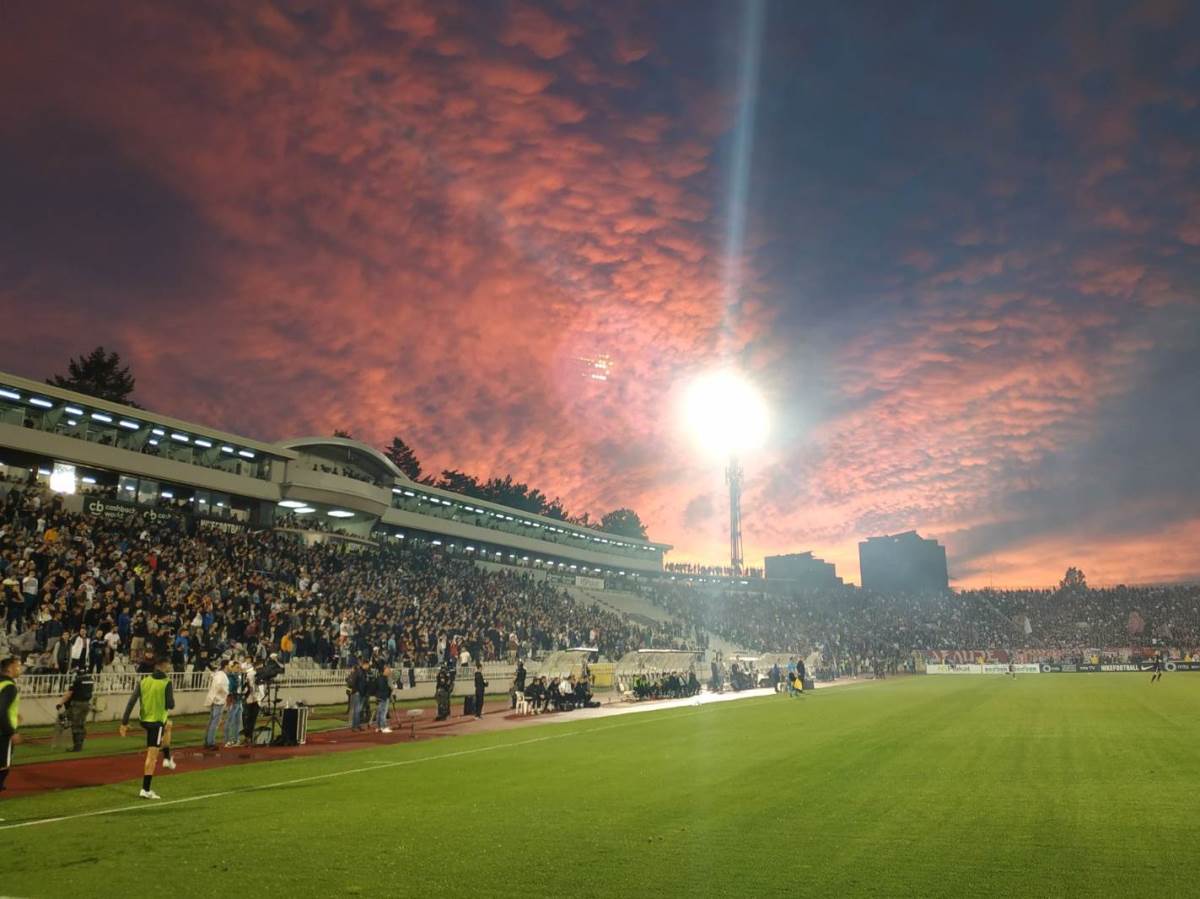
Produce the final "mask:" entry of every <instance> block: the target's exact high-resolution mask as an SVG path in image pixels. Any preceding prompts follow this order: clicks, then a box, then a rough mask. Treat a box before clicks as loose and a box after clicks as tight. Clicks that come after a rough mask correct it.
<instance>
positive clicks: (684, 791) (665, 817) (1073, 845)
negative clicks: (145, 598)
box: [0, 674, 1200, 897]
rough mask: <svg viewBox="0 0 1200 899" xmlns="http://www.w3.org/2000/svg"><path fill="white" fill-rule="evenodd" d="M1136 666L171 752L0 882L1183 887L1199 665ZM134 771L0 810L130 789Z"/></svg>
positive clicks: (177, 890) (1190, 830) (579, 893)
mask: <svg viewBox="0 0 1200 899" xmlns="http://www.w3.org/2000/svg"><path fill="white" fill-rule="evenodd" d="M1148 681H1149V677H1148V676H1141V675H1132V674H1130V675H1125V674H1111V675H1046V676H1030V677H1024V678H1018V679H1017V680H1016V681H1013V680H1010V679H1007V678H1002V677H947V678H933V677H928V678H913V679H908V680H896V681H890V682H886V683H882V684H865V685H860V686H848V687H838V688H836V689H831V690H824V691H819V692H818V693H817V694H815V695H809V696H806V697H804V698H803V699H787V698H784V697H770V698H765V699H755V700H746V701H740V702H733V703H724V704H716V705H710V706H704V707H699V708H694V707H688V708H684V709H679V710H673V711H666V712H650V713H644V714H638V715H630V716H623V717H616V718H608V719H601V720H596V721H591V722H583V721H569V720H568V721H566V722H564V723H558V724H550V725H546V726H534V727H527V728H520V729H516V730H511V731H506V732H501V733H494V734H481V735H478V736H470V737H461V738H456V739H453V740H431V741H429V742H425V743H418V744H415V745H414V744H407V745H400V746H393V747H386V748H380V749H372V750H364V751H362V752H347V753H339V754H336V755H330V756H324V757H314V758H301V759H294V760H289V761H283V762H272V763H269V764H265V765H246V766H240V767H237V768H231V769H222V770H212V771H205V772H197V773H193V774H190V775H189V774H187V773H186V770H185V772H184V773H182V774H176V775H169V776H164V777H158V778H156V779H155V788H156V789H157V790H158V791H159V792H160V793H162V794H163V795H164V797H165V799H167V800H177V799H184V798H187V797H192V796H203V795H206V794H210V793H216V792H222V795H220V796H215V797H212V798H206V799H199V800H197V801H194V802H184V803H181V804H175V805H162V804H159V805H154V804H150V803H144V806H145V807H144V808H142V807H137V808H135V809H134V810H132V811H125V812H121V813H118V814H112V815H103V816H96V817H87V818H82V819H75V820H66V821H60V822H55V823H48V824H44V825H39V826H35V827H28V828H14V829H3V830H0V844H2V845H3V846H4V850H5V851H4V871H3V875H2V877H3V891H4V892H5V893H7V894H10V895H18V896H59V895H68V894H74V895H88V896H91V895H96V896H107V895H121V894H126V895H135V894H137V893H139V892H141V891H144V890H145V888H146V884H147V883H148V882H153V883H155V884H157V885H158V887H159V888H161V889H163V890H165V891H167V892H169V893H171V894H174V895H181V896H209V895H212V893H213V891H214V890H216V889H218V888H219V885H220V884H221V883H243V884H244V883H250V882H255V883H259V884H260V885H263V886H265V885H267V884H268V883H269V884H272V887H271V889H272V892H275V891H279V892H286V893H288V894H290V895H317V894H326V895H330V894H352V895H353V894H358V895H436V894H438V893H440V892H442V891H454V892H459V891H462V890H467V891H468V892H470V894H471V895H472V896H523V897H528V896H531V895H535V896H563V895H571V896H573V897H587V896H631V895H632V896H646V895H655V896H710V895H711V896H726V895H734V894H746V893H750V892H755V893H757V892H762V891H764V890H772V891H777V892H785V891H786V892H788V893H797V892H804V893H818V894H823V895H834V896H846V895H888V896H891V895H934V894H948V893H955V894H964V893H965V894H968V895H970V894H974V895H986V896H993V895H1012V896H1026V897H1032V896H1051V895H1053V896H1066V895H1072V896H1084V895H1087V896H1093V895H1109V894H1111V895H1117V894H1134V893H1137V894H1139V895H1143V894H1150V895H1184V894H1185V893H1187V892H1188V891H1189V890H1190V888H1191V887H1192V886H1193V884H1194V881H1195V876H1196V871H1197V870H1198V866H1200V821H1197V818H1196V816H1195V814H1194V812H1195V802H1196V797H1197V795H1200V791H1198V789H1197V788H1198V787H1200V757H1198V753H1197V752H1196V747H1197V745H1200V715H1198V714H1197V711H1198V708H1200V702H1198V701H1197V699H1198V693H1200V676H1191V675H1176V676H1170V675H1168V677H1167V678H1166V679H1164V681H1163V682H1162V683H1159V684H1155V685H1153V686H1151V685H1150V684H1149V683H1148ZM362 769H367V770H362ZM337 772H353V773H345V774H344V775H342V776H334V777H329V775H331V774H336V773H337ZM13 776H20V771H19V769H17V770H16V771H14V774H13ZM283 781H289V782H291V783H288V784H287V785H284V786H279V787H272V788H269V789H266V788H264V789H251V788H253V787H255V786H256V785H258V786H262V785H264V784H275V783H279V782H283ZM136 787H137V785H136V783H135V782H130V783H128V784H125V785H121V786H110V787H99V788H93V789H85V790H76V791H71V792H64V793H56V794H46V795H42V796H35V797H28V798H23V799H19V800H13V801H7V802H3V803H0V815H3V816H4V817H5V818H6V819H7V824H12V823H15V822H19V821H22V820H29V819H34V818H43V817H47V816H54V815H75V814H79V813H82V812H87V811H90V810H102V809H111V808H120V807H125V806H130V805H135V806H136V804H137V800H136V799H135V798H134V797H135V793H136ZM224 791H229V792H224ZM0 827H7V825H0ZM101 828H102V829H101ZM223 835H224V836H223ZM226 837H228V839H227V838H226ZM139 846H145V847H147V848H146V850H145V851H144V852H143V851H139V849H138V848H137V847H139ZM147 878H149V880H148V879H147Z"/></svg>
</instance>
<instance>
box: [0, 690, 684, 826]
mask: <svg viewBox="0 0 1200 899" xmlns="http://www.w3.org/2000/svg"><path fill="white" fill-rule="evenodd" d="M694 714H696V712H690V713H687V714H685V715H675V716H672V717H671V718H670V719H667V718H649V719H646V718H638V719H637V720H633V721H624V722H620V723H616V724H606V725H602V726H600V727H591V728H588V729H587V730H573V731H568V732H566V733H556V734H547V735H546V736H544V737H531V738H530V739H528V740H519V741H517V742H516V743H495V744H493V745H491V746H477V747H474V748H472V749H460V750H457V751H455V752H443V753H440V754H438V755H426V756H421V757H420V758H415V759H397V760H396V761H393V762H380V761H376V762H371V763H369V764H368V765H367V766H365V767H362V768H349V769H347V770H345V771H329V772H326V773H324V774H313V775H310V776H309V777H296V778H293V779H291V780H281V781H277V782H276V783H269V784H256V785H254V786H249V787H238V788H237V789H233V790H218V791H217V792H215V793H202V794H200V795H199V796H187V797H184V798H183V799H166V800H160V801H155V800H152V799H151V800H145V801H143V802H139V803H138V804H137V805H123V806H119V807H117V808H106V809H97V810H95V811H91V812H79V813H78V814H74V815H58V816H56V817H53V818H34V819H32V820H30V821H17V822H14V823H12V824H0V831H5V830H16V829H17V828H19V827H37V826H38V825H41V824H60V823H62V822H64V821H78V820H79V819H81V818H95V817H97V816H99V815H116V814H120V813H121V812H134V811H139V810H145V809H155V808H163V807H165V806H168V805H183V804H184V803H187V802H202V801H203V800H206V799H219V798H221V797H222V796H235V795H240V794H242V793H255V792H258V791H260V790H273V789H275V788H276V787H290V786H295V785H296V784H302V783H312V782H315V781H319V780H332V779H333V778H335V777H345V776H346V775H348V774H364V773H366V772H368V771H372V772H374V771H382V770H384V769H386V768H401V767H405V766H407V765H419V764H421V763H422V762H436V761H440V760H442V759H453V758H460V757H462V756H466V755H477V754H479V753H482V752H494V751H496V750H498V749H512V748H515V747H517V746H530V745H532V744H534V743H545V742H546V741H547V740H559V739H562V738H564V737H574V736H578V735H580V734H583V735H587V734H594V733H599V732H600V731H604V730H612V729H614V728H618V727H629V726H631V725H635V724H642V723H645V722H647V721H656V720H657V721H666V720H672V721H673V720H675V719H676V718H683V717H691V716H692V715H694Z"/></svg>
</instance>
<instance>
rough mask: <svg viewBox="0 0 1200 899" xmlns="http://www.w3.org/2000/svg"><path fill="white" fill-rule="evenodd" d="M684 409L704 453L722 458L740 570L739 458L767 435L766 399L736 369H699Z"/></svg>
mask: <svg viewBox="0 0 1200 899" xmlns="http://www.w3.org/2000/svg"><path fill="white" fill-rule="evenodd" d="M683 411H684V413H685V416H686V418H687V422H688V425H689V427H690V429H691V430H692V432H693V434H694V436H695V439H696V444H697V445H698V446H699V447H700V448H701V449H702V450H703V451H704V452H705V454H706V455H708V456H710V457H711V458H713V459H714V461H715V459H722V458H723V459H725V461H726V467H725V483H726V484H728V485H729V567H730V568H732V569H733V573H734V574H735V575H738V576H740V575H741V574H742V570H743V568H744V566H745V557H744V556H743V554H742V485H743V482H744V478H745V475H744V472H743V471H742V463H741V460H742V458H743V457H744V454H745V453H753V452H754V451H755V450H757V449H759V448H760V447H761V446H762V445H763V443H764V441H765V440H766V436H767V430H768V421H767V419H768V413H767V405H766V403H765V402H764V401H763V397H762V395H761V394H760V393H759V392H758V388H757V387H755V386H754V384H753V383H752V382H751V381H749V380H747V379H746V378H745V377H743V376H742V375H741V373H739V372H738V371H736V370H735V369H732V368H723V369H718V370H716V371H712V372H708V373H707V374H703V375H700V376H699V377H697V378H696V379H695V380H694V381H692V383H691V384H690V385H689V386H688V389H687V392H686V394H685V396H684V410H683Z"/></svg>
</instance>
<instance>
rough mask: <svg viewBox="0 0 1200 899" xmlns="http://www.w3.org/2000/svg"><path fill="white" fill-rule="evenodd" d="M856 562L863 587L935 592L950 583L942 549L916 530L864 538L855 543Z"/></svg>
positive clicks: (910, 591) (947, 586) (907, 591)
mask: <svg viewBox="0 0 1200 899" xmlns="http://www.w3.org/2000/svg"><path fill="white" fill-rule="evenodd" d="M858 565H859V570H860V572H861V575H862V585H863V587H864V588H865V589H867V590H880V591H885V592H904V593H936V592H939V591H943V590H946V589H948V588H949V586H950V577H949V574H948V572H947V570H946V548H945V547H944V546H942V545H941V544H939V543H938V542H937V541H936V540H926V539H924V538H922V537H920V536H918V534H917V532H916V531H905V532H904V533H903V534H894V535H892V536H885V537H868V538H867V539H866V540H864V541H863V542H862V543H860V544H858Z"/></svg>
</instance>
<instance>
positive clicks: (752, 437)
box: [684, 369, 767, 457]
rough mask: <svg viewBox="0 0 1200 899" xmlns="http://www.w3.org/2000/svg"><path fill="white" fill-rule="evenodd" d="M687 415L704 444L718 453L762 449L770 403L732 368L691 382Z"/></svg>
mask: <svg viewBox="0 0 1200 899" xmlns="http://www.w3.org/2000/svg"><path fill="white" fill-rule="evenodd" d="M684 414H685V415H686V417H687V423H688V427H689V428H690V429H691V431H692V434H693V436H694V437H695V438H696V442H697V443H698V444H699V445H700V447H701V448H702V449H703V450H705V451H706V452H710V453H713V454H715V455H718V456H722V457H724V456H731V455H736V454H738V453H743V452H746V451H749V450H755V449H758V448H759V447H761V446H762V445H763V443H764V442H765V441H766V439H767V404H766V403H765V402H763V398H762V394H760V393H759V392H758V389H757V388H756V387H755V386H754V385H753V384H752V383H750V382H749V381H747V380H746V379H745V378H743V377H742V376H741V375H739V374H738V373H737V372H734V371H731V370H728V369H725V370H720V371H714V372H710V373H708V374H705V375H701V376H700V377H698V378H697V379H696V380H695V381H693V382H692V383H691V385H690V386H689V387H688V389H687V393H686V395H685V397H684Z"/></svg>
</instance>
